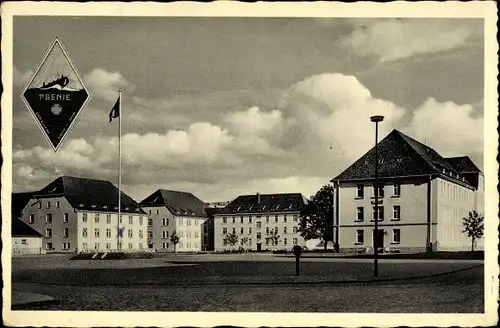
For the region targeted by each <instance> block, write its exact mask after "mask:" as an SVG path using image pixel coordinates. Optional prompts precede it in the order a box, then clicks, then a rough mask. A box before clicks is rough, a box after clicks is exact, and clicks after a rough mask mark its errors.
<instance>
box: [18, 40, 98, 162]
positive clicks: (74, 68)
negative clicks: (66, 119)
mask: <svg viewBox="0 0 500 328" xmlns="http://www.w3.org/2000/svg"><path fill="white" fill-rule="evenodd" d="M56 44H57V45H59V47H60V48H61V51H62V53H63V55H64V57H65V58H66V61H67V62H68V64H69V66H70V67H71V69H72V70H73V73H75V75H76V78H77V79H78V81H79V82H80V84H81V86H82V88H83V89H84V90H85V92H87V99H85V101H84V102H83V104H82V106H81V107H80V109H79V110H78V111H77V112H76V115H75V117H74V118H73V121H71V123H70V124H69V126H68V128H67V129H66V131H65V132H64V134H63V136H62V138H61V139H60V140H59V142H58V144H57V146H55V145H54V144H53V143H52V140H50V137H49V134H48V133H47V131H45V129H44V128H43V126H42V123H41V122H40V120H39V119H38V118H37V117H36V114H35V111H34V110H33V108H31V106H30V104H29V103H28V100H27V99H26V97H25V96H24V94H25V93H26V90H28V88H29V87H30V85H31V83H33V80H34V79H35V77H36V76H37V75H38V73H39V72H40V69H41V68H42V66H43V64H45V61H46V60H47V57H48V56H49V55H50V53H51V52H52V51H53V50H54V47H55V46H56ZM91 98H92V94H91V93H90V90H89V89H87V87H86V86H85V83H84V82H83V80H82V78H81V77H80V74H78V71H77V69H76V67H75V66H74V65H73V63H72V62H71V59H70V57H69V55H68V53H67V52H66V49H65V48H64V46H63V45H62V43H61V40H59V38H58V37H55V38H54V41H52V45H51V46H50V47H49V48H48V49H47V52H46V53H45V56H43V58H42V60H41V61H40V64H39V65H38V68H37V69H36V71H35V73H33V76H32V77H31V79H30V80H29V82H28V84H27V85H26V87H25V88H24V90H23V92H22V94H21V99H22V100H23V102H24V104H25V105H26V107H28V110H29V112H30V114H31V116H33V119H34V120H35V122H36V124H37V125H38V127H39V128H40V130H41V131H42V134H43V136H44V137H45V139H47V142H48V143H49V144H50V146H51V147H52V149H53V150H54V151H55V152H57V151H58V150H59V148H61V145H62V144H63V143H64V140H65V139H66V137H67V136H68V134H69V132H70V131H71V129H72V128H73V126H74V125H75V123H76V122H77V121H78V117H79V116H80V114H81V113H82V111H83V109H84V108H85V106H86V105H87V103H88V102H89V101H90V99H91Z"/></svg>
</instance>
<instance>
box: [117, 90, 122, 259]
mask: <svg viewBox="0 0 500 328" xmlns="http://www.w3.org/2000/svg"><path fill="white" fill-rule="evenodd" d="M118 99H119V100H118V101H119V106H118V108H119V109H118V110H119V113H118V245H117V246H118V251H119V252H120V251H121V247H120V237H121V233H120V219H121V211H122V206H121V205H122V204H121V203H122V91H121V90H118Z"/></svg>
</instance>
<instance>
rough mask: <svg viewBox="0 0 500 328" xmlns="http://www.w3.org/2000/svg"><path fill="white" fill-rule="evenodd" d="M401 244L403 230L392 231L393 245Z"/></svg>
mask: <svg viewBox="0 0 500 328" xmlns="http://www.w3.org/2000/svg"><path fill="white" fill-rule="evenodd" d="M400 242H401V230H400V229H394V230H392V243H393V244H399V243H400Z"/></svg>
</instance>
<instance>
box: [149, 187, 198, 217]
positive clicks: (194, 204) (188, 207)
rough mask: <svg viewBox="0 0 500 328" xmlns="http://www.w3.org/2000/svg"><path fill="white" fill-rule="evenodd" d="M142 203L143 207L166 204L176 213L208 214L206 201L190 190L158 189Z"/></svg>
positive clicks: (190, 214)
mask: <svg viewBox="0 0 500 328" xmlns="http://www.w3.org/2000/svg"><path fill="white" fill-rule="evenodd" d="M140 204H141V206H142V207H156V206H165V207H167V208H168V210H169V211H170V212H171V213H172V214H174V215H187V216H198V217H206V216H207V214H206V212H205V206H206V205H205V203H204V202H202V201H201V200H200V199H199V198H198V197H196V196H195V195H193V194H192V193H190V192H183V191H174V190H165V189H158V190H157V191H155V192H154V193H152V194H151V195H149V196H148V197H146V198H145V199H144V200H143V201H142V202H141V203H140Z"/></svg>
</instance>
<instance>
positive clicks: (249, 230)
mask: <svg viewBox="0 0 500 328" xmlns="http://www.w3.org/2000/svg"><path fill="white" fill-rule="evenodd" d="M248 234H249V235H251V234H252V227H250V228H248Z"/></svg>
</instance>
